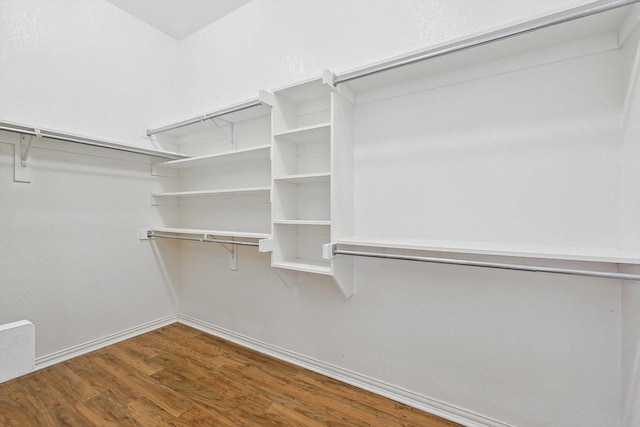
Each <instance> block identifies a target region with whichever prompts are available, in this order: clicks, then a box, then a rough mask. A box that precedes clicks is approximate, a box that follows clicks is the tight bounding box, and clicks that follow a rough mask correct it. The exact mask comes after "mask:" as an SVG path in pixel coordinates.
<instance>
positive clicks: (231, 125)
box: [209, 117, 236, 150]
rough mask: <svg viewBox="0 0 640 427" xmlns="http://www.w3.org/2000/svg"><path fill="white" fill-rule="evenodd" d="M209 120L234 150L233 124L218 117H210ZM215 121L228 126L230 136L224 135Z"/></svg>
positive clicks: (234, 135)
mask: <svg viewBox="0 0 640 427" xmlns="http://www.w3.org/2000/svg"><path fill="white" fill-rule="evenodd" d="M209 120H211V122H212V123H213V124H214V125H216V127H217V128H218V130H219V131H220V133H221V134H222V135H223V136H224V137H225V138H227V139H228V140H229V143H231V148H232V149H234V150H235V148H236V131H235V126H234V124H233V122H229V121H226V120H224V119H221V118H219V117H210V118H209ZM216 120H220V121H223V122H225V123H226V124H228V125H229V126H230V127H231V134H230V135H226V134H225V133H224V131H223V130H222V128H221V127H220V125H219V124H218V122H216Z"/></svg>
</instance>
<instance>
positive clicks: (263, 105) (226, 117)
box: [147, 91, 271, 138]
mask: <svg viewBox="0 0 640 427" xmlns="http://www.w3.org/2000/svg"><path fill="white" fill-rule="evenodd" d="M270 97H271V94H269V93H268V92H266V91H260V94H259V96H258V97H257V98H253V99H250V100H247V101H244V102H240V103H238V104H233V105H230V106H227V107H224V108H221V109H218V110H216V111H213V112H211V113H207V114H203V115H202V116H198V117H194V118H191V119H187V120H183V121H181V122H178V123H173V124H170V125H167V126H163V127H159V128H155V129H147V136H152V135H156V134H163V135H169V136H172V137H176V138H180V137H183V136H186V135H188V134H191V133H198V132H202V131H206V130H209V129H210V128H211V123H209V121H210V120H212V119H221V120H223V121H225V122H230V123H238V122H243V121H246V120H251V119H255V118H258V117H262V116H266V115H268V114H269V113H270V112H271V103H270V102H269V101H268V100H269V99H270Z"/></svg>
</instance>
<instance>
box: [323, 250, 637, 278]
mask: <svg viewBox="0 0 640 427" xmlns="http://www.w3.org/2000/svg"><path fill="white" fill-rule="evenodd" d="M332 254H333V255H349V256H358V257H365V258H381V259H393V260H402V261H419V262H429V263H435V264H450V265H464V266H470V267H484V268H497V269H502V270H516V271H530V272H534V273H553V274H568V275H573V276H588V277H601V278H605V279H618V280H640V275H638V274H627V273H611V272H607V271H593V270H574V269H568V268H554V267H541V266H535V265H523V264H505V263H497V262H485V261H471V260H465V259H454V258H436V257H423V256H412V255H396V254H387V253H376V252H360V251H350V250H343V249H338V248H337V245H333V248H332Z"/></svg>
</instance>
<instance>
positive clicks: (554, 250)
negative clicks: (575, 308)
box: [335, 236, 640, 264]
mask: <svg viewBox="0 0 640 427" xmlns="http://www.w3.org/2000/svg"><path fill="white" fill-rule="evenodd" d="M335 243H336V244H339V245H346V246H362V247H369V248H376V249H400V250H411V251H423V252H434V253H452V254H469V255H488V256H501V257H514V258H536V259H548V260H565V261H584V262H601V263H614V264H640V253H638V254H632V253H631V252H625V251H622V250H611V249H605V248H568V247H558V246H535V245H514V244H498V243H489V242H480V243H471V242H443V241H427V240H418V239H387V238H370V237H357V236H353V237H347V238H342V239H338V240H336V241H335Z"/></svg>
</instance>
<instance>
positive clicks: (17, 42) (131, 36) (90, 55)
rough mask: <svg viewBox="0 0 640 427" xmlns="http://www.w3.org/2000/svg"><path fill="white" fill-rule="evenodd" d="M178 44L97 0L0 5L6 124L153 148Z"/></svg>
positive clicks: (0, 86) (11, 0) (18, 0)
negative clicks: (150, 133) (150, 135)
mask: <svg viewBox="0 0 640 427" xmlns="http://www.w3.org/2000/svg"><path fill="white" fill-rule="evenodd" d="M177 47H178V43H177V42H176V41H175V40H173V39H172V38H170V37H169V36H166V35H164V34H162V33H160V32H158V31H156V30H155V29H153V28H152V27H150V26H148V25H146V24H143V23H141V22H140V21H139V20H137V19H136V18H134V17H133V16H131V15H129V14H127V13H125V12H123V11H121V10H120V9H118V8H116V7H115V6H113V5H111V4H110V3H107V2H104V1H97V0H90V1H86V0H56V1H42V0H6V1H4V0H3V1H2V2H0V64H2V73H0V94H1V96H0V118H1V119H2V120H6V121H12V122H17V123H24V124H27V125H33V126H41V127H43V128H51V129H54V130H61V131H65V132H68V133H76V134H80V135H87V136H91V137H95V138H103V139H110V140H115V141H117V142H121V143H130V144H140V145H148V144H149V141H148V140H146V139H142V138H141V136H143V135H146V134H145V129H146V128H147V126H148V124H149V122H151V121H153V120H159V121H163V122H166V120H168V118H167V115H168V112H169V111H172V110H173V108H174V107H173V103H174V98H175V96H176V93H175V91H174V88H175V84H174V82H175V80H176V74H175V73H176V70H177V67H176V63H175V56H176V52H177V50H176V49H177Z"/></svg>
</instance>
